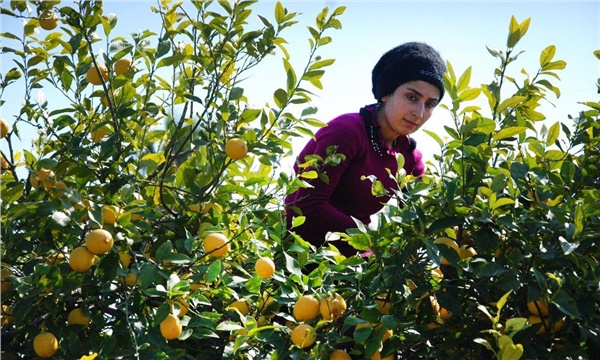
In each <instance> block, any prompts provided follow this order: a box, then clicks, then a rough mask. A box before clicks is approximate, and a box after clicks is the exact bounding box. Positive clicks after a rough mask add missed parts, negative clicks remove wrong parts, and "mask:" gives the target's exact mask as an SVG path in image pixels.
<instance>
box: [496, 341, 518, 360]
mask: <svg viewBox="0 0 600 360" xmlns="http://www.w3.org/2000/svg"><path fill="white" fill-rule="evenodd" d="M505 336H506V335H505ZM500 354H501V355H500V359H501V360H519V359H520V358H521V357H522V356H523V345H521V344H513V343H512V340H511V343H510V344H506V346H504V347H502V350H501V351H500Z"/></svg>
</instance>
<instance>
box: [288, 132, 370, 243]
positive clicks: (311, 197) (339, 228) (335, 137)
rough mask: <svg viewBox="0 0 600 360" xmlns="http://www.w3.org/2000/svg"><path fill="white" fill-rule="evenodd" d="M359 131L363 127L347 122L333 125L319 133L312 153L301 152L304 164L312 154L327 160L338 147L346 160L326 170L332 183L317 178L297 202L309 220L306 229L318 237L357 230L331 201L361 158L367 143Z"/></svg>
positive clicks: (348, 217) (297, 195)
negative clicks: (353, 163) (306, 158)
mask: <svg viewBox="0 0 600 360" xmlns="http://www.w3.org/2000/svg"><path fill="white" fill-rule="evenodd" d="M359 131H360V128H357V127H356V126H348V125H347V124H344V122H343V121H334V122H330V123H329V124H328V126H327V127H325V128H322V129H320V131H319V132H318V133H317V135H316V138H315V140H314V141H315V142H314V144H313V149H312V151H309V152H307V153H304V151H303V152H302V153H301V156H300V159H299V160H300V162H303V161H304V156H305V155H310V154H316V155H319V156H321V157H322V158H323V159H324V158H325V157H326V156H327V149H328V148H329V147H330V146H335V147H336V151H335V153H337V154H343V155H344V156H345V157H346V159H345V160H344V161H342V162H340V163H339V164H337V165H335V166H333V165H327V166H326V167H324V168H323V169H322V171H323V172H324V173H325V174H326V175H327V177H328V179H329V183H328V184H326V183H325V182H323V181H322V180H321V179H319V178H317V179H313V180H311V181H309V184H310V185H311V186H313V187H312V188H301V189H299V190H298V192H297V194H296V196H295V199H296V200H297V203H296V204H293V205H295V206H298V207H299V208H300V209H301V210H302V215H304V216H305V217H306V220H305V222H304V224H303V225H302V228H304V229H306V230H305V231H310V233H312V234H314V235H315V236H324V235H325V234H326V233H327V232H328V231H335V232H343V231H345V230H346V229H349V228H355V227H356V223H355V222H354V220H353V219H352V218H351V217H350V216H348V215H346V214H344V213H342V212H341V211H339V210H338V209H336V208H335V207H334V206H333V205H332V203H331V201H330V200H331V197H332V195H333V193H334V192H335V189H336V188H337V186H338V184H339V182H340V179H341V178H342V176H343V175H344V172H345V171H346V170H347V169H348V167H349V166H350V164H351V163H352V162H353V160H354V159H355V158H356V157H357V156H358V155H359V149H360V148H361V143H362V142H364V140H363V138H364V137H363V136H361V134H360V133H359ZM305 150H306V149H305ZM308 229H310V230H308ZM300 233H302V231H300Z"/></svg>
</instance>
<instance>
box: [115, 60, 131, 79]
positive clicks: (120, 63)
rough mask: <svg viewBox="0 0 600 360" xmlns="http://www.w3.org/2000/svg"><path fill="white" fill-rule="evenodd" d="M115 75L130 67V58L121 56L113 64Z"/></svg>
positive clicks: (124, 71) (126, 70)
mask: <svg viewBox="0 0 600 360" xmlns="http://www.w3.org/2000/svg"><path fill="white" fill-rule="evenodd" d="M113 68H114V70H115V74H116V75H117V76H119V75H123V74H125V73H126V72H128V71H129V69H131V59H127V58H122V59H119V60H117V61H116V62H115V64H114V66H113Z"/></svg>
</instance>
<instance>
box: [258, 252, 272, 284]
mask: <svg viewBox="0 0 600 360" xmlns="http://www.w3.org/2000/svg"><path fill="white" fill-rule="evenodd" d="M254 270H255V271H256V274H257V275H258V276H259V277H261V278H263V279H270V278H271V276H273V274H274V273H275V263H274V262H273V260H271V259H270V258H268V257H261V258H259V259H258V260H256V264H255V265H254Z"/></svg>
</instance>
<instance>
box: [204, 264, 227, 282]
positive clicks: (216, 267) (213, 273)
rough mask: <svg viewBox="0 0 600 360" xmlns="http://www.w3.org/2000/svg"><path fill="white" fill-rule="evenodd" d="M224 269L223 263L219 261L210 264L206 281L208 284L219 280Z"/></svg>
mask: <svg viewBox="0 0 600 360" xmlns="http://www.w3.org/2000/svg"><path fill="white" fill-rule="evenodd" d="M222 269H223V266H222V264H221V261H219V260H216V261H214V262H213V263H212V264H210V266H209V267H208V270H206V275H205V277H204V279H205V280H206V281H208V282H213V281H215V280H217V279H218V278H219V275H221V270H222Z"/></svg>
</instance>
